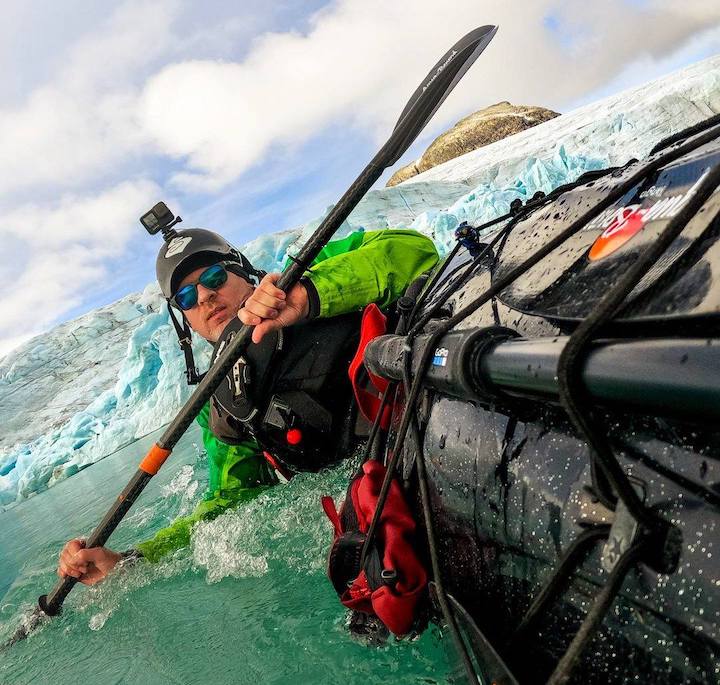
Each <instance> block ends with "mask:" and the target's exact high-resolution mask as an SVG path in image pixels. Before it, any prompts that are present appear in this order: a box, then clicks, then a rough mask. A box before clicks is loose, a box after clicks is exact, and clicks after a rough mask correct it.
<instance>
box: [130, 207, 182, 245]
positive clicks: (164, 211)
mask: <svg viewBox="0 0 720 685" xmlns="http://www.w3.org/2000/svg"><path fill="white" fill-rule="evenodd" d="M181 221H182V218H181V217H179V216H178V217H176V216H175V215H174V214H173V213H172V212H171V211H170V209H169V207H168V206H167V205H166V204H165V203H164V202H158V203H157V204H156V205H155V206H154V207H153V208H152V209H151V210H150V211H149V212H146V213H145V214H143V215H142V216H141V217H140V223H141V224H142V225H143V226H144V227H145V230H146V231H147V232H148V233H149V234H150V235H155V234H156V233H159V232H160V231H162V234H163V239H164V240H165V241H166V242H167V241H170V240H172V239H173V238H174V237H175V236H176V235H177V234H176V233H175V231H173V230H172V227H173V226H174V225H175V224H179V223H180V222H181Z"/></svg>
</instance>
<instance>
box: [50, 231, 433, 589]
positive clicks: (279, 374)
mask: <svg viewBox="0 0 720 685" xmlns="http://www.w3.org/2000/svg"><path fill="white" fill-rule="evenodd" d="M437 260H438V255H437V251H436V249H435V246H434V245H433V243H432V241H431V240H430V239H428V238H426V237H424V236H422V235H420V234H419V233H416V232H415V231H403V230H390V229H389V230H384V231H372V232H364V231H357V232H355V233H352V234H350V235H349V236H348V237H346V238H344V239H342V240H337V241H333V242H330V243H329V244H328V245H327V246H326V247H325V248H324V249H323V250H322V251H321V253H320V254H319V255H318V257H317V258H316V259H315V261H314V262H313V264H312V266H311V267H310V269H308V271H307V275H306V276H304V277H303V278H302V279H301V281H300V282H299V283H298V284H296V285H295V286H294V287H293V288H292V289H291V290H290V291H289V292H288V293H287V294H286V293H284V292H283V291H282V290H280V289H279V288H277V287H276V283H277V281H278V278H279V277H280V274H277V273H273V274H265V273H264V272H261V271H258V270H257V269H255V268H254V267H253V265H252V264H251V263H250V262H249V261H248V260H247V258H246V257H245V256H244V255H243V254H241V253H240V252H239V251H238V250H236V249H235V248H234V247H232V246H231V245H230V244H229V243H228V242H227V241H225V239H224V238H222V237H221V236H219V235H218V234H216V233H213V232H211V231H206V230H203V229H189V230H185V231H177V232H175V231H173V232H172V233H171V234H170V236H169V237H168V238H166V243H165V244H164V245H163V247H162V248H161V250H160V253H159V255H158V259H157V265H156V266H157V268H156V271H157V277H158V281H159V283H160V287H161V290H162V292H163V295H165V297H166V299H167V301H168V309H169V312H170V317H171V320H172V321H173V324H174V325H175V328H176V331H177V333H178V337H179V338H180V341H181V346H182V347H183V351H184V352H185V356H186V363H187V366H188V379H191V378H193V376H194V373H195V370H194V362H193V361H192V352H191V351H190V330H189V329H190V328H192V330H193V331H195V332H196V333H197V334H198V335H200V336H201V337H203V338H204V339H205V340H207V341H208V342H210V343H213V344H217V343H218V341H222V339H223V336H226V337H227V336H229V335H231V334H232V332H233V331H234V329H236V328H237V327H239V326H240V325H241V324H246V325H250V326H254V330H253V334H252V340H253V343H254V344H255V347H251V348H249V349H248V352H247V356H248V357H249V358H251V357H253V356H254V357H255V359H254V360H253V359H250V361H249V362H247V363H245V362H246V360H245V359H241V362H242V363H243V365H236V367H234V369H233V371H231V373H230V374H229V376H228V379H227V382H226V383H224V385H223V386H222V387H221V389H220V391H219V392H216V395H215V396H213V398H212V400H211V401H210V402H208V404H206V406H205V407H204V409H203V410H202V412H201V413H200V415H199V416H198V423H199V424H200V426H201V427H202V431H203V442H204V445H205V449H206V451H207V454H208V463H209V471H210V474H209V485H208V492H207V494H206V496H205V498H204V499H203V500H202V501H201V502H200V504H199V505H198V506H197V508H196V509H195V511H194V512H193V513H192V514H191V515H190V516H186V517H182V518H179V519H177V520H176V521H175V522H174V523H173V524H172V525H171V526H169V527H167V528H164V529H162V530H161V531H159V532H158V533H157V534H156V535H155V536H154V537H153V538H152V539H151V540H148V541H146V542H143V543H140V544H138V545H137V546H136V548H135V549H133V550H130V551H128V552H124V553H118V552H114V551H113V550H110V549H108V548H105V547H96V548H92V549H87V548H85V544H84V541H83V540H82V539H74V540H70V541H69V542H68V543H67V544H66V545H65V546H64V548H63V550H62V552H61V553H60V559H59V565H58V575H60V576H61V577H62V576H72V577H74V578H77V579H78V580H79V581H80V582H81V583H84V584H86V585H93V584H95V583H97V582H98V581H100V580H102V579H103V578H104V577H105V576H106V575H107V574H108V573H109V572H110V571H111V570H112V569H113V568H114V567H115V566H116V564H117V563H118V562H119V561H121V560H122V559H123V558H125V557H145V558H147V559H148V560H150V561H156V560H157V559H159V558H161V557H162V556H164V555H165V554H167V553H169V552H171V551H173V550H175V549H178V548H180V547H184V546H186V545H187V544H188V542H189V539H190V533H191V531H192V527H193V525H194V524H195V523H196V522H197V521H200V520H203V519H211V518H214V517H216V516H218V515H219V514H221V513H222V512H224V511H226V510H227V509H229V508H231V507H233V506H237V505H238V504H239V503H241V502H243V501H247V500H248V499H251V498H253V497H255V496H257V495H258V494H260V493H261V492H263V491H264V490H265V489H267V488H268V487H269V486H271V485H273V484H275V483H276V482H277V477H276V472H275V468H277V467H278V464H277V461H281V462H282V463H283V464H284V465H285V466H288V462H290V464H289V466H290V468H291V469H292V468H293V467H295V468H296V470H302V468H303V467H302V466H300V467H296V466H295V464H298V463H300V464H312V462H313V460H317V461H316V463H315V464H313V465H312V466H311V467H310V468H311V470H315V469H317V468H319V467H320V466H322V465H323V461H322V460H326V461H325V462H324V463H329V461H331V460H332V459H338V458H341V457H342V456H344V454H343V453H342V450H343V448H346V446H347V443H346V442H343V441H342V439H341V438H342V435H341V434H342V433H346V432H347V430H346V428H347V426H343V427H341V426H340V425H339V424H340V422H343V423H347V420H346V418H347V416H348V409H349V408H350V404H349V403H350V402H351V401H352V400H351V387H350V384H349V381H348V379H347V367H348V364H349V362H350V359H351V357H352V352H353V351H354V345H355V344H356V343H357V331H358V326H359V322H360V318H359V315H358V312H359V311H360V310H362V309H363V308H364V307H365V306H366V305H368V304H370V303H376V304H377V305H378V306H379V307H381V308H382V309H388V308H389V307H390V305H392V304H393V303H394V302H395V301H396V300H397V298H398V297H400V295H402V294H403V292H404V291H405V289H406V288H407V287H408V285H410V283H412V282H413V281H414V280H415V279H416V278H418V276H420V275H421V274H423V273H425V272H426V271H428V270H429V269H431V268H432V267H433V266H434V265H435V264H436V262H437ZM178 311H179V312H180V313H181V317H182V324H180V323H179V322H178V320H177V318H176V312H178ZM188 327H189V328H188ZM281 329H288V330H286V331H283V333H282V335H285V336H286V337H287V340H286V341H285V343H283V337H282V335H281V334H280V330H281ZM239 364H240V362H239ZM251 379H255V381H254V383H253V382H252V380H251ZM264 385H267V386H268V388H269V390H267V389H266V388H265V387H263V386H264ZM225 386H227V388H228V390H224V388H225ZM233 389H234V394H233ZM274 390H278V392H277V393H273V391H274ZM259 391H260V392H259ZM223 392H224V395H223ZM228 392H230V393H231V394H230V399H227V395H228ZM258 393H259V395H261V397H258ZM253 395H254V400H252V398H253ZM251 400H252V401H251ZM323 405H324V406H323ZM228 407H229V409H228ZM258 410H260V411H258ZM350 415H352V412H350ZM278 435H280V437H281V438H282V439H281V440H278ZM328 451H330V452H333V453H334V454H331V455H329V456H328V454H327V452H328Z"/></svg>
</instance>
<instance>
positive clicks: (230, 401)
mask: <svg viewBox="0 0 720 685" xmlns="http://www.w3.org/2000/svg"><path fill="white" fill-rule="evenodd" d="M360 317H361V314H360V313H359V312H357V313H351V314H344V315H342V316H336V317H332V318H329V319H315V320H314V321H312V322H309V323H306V324H300V325H296V326H290V327H288V328H285V329H283V330H282V331H280V332H273V333H271V334H268V335H266V336H264V338H263V340H262V342H261V343H260V344H258V345H253V344H251V345H250V346H249V347H248V348H247V350H246V352H245V354H244V355H243V356H242V357H241V358H240V359H239V360H238V361H237V362H236V364H235V365H234V366H233V368H232V369H231V370H230V373H229V374H228V375H227V377H226V378H225V380H224V381H223V383H222V384H221V385H220V387H219V388H218V390H217V391H216V392H215V394H214V395H213V398H212V402H211V411H210V429H211V430H212V432H213V433H214V434H215V435H216V437H218V438H219V439H220V440H222V441H223V442H227V443H228V444H237V443H238V442H240V441H242V440H246V439H247V437H248V435H250V436H252V437H253V438H254V439H255V440H256V441H257V442H258V444H259V445H260V447H261V448H262V449H263V450H264V451H266V452H268V453H269V454H271V455H272V456H273V457H274V458H275V459H276V460H277V461H278V462H280V463H281V464H282V465H283V466H285V467H287V468H289V469H291V470H292V471H317V470H318V469H320V468H322V467H323V466H326V465H327V464H330V463H332V462H334V461H338V460H339V459H342V458H344V457H346V456H347V451H348V449H350V448H351V446H352V434H353V427H354V424H355V411H354V404H353V398H352V386H351V384H350V379H349V377H348V367H349V365H350V361H351V359H352V357H353V354H354V352H355V349H356V348H357V344H358V340H359V331H360ZM241 327H242V324H241V323H240V320H239V319H234V320H233V321H231V322H230V323H229V324H228V325H227V326H226V328H225V330H224V331H223V334H222V336H221V337H220V339H219V340H218V342H217V343H216V344H215V349H214V350H213V356H212V361H211V363H214V361H215V359H216V358H217V357H218V355H219V354H220V353H221V352H222V350H223V349H224V347H225V346H226V345H227V343H228V342H229V341H230V339H231V338H232V337H233V336H234V335H235V334H236V333H237V332H238V331H239V330H240V328H241Z"/></svg>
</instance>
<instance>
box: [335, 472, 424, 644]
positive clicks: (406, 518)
mask: <svg viewBox="0 0 720 685" xmlns="http://www.w3.org/2000/svg"><path fill="white" fill-rule="evenodd" d="M385 473H386V469H385V467H384V466H383V465H382V464H380V463H379V462H377V461H367V462H365V464H363V467H362V472H361V473H360V474H359V475H358V476H357V477H356V478H354V479H353V480H352V482H351V483H350V487H349V488H348V492H347V496H346V498H345V502H344V503H343V505H342V506H341V507H340V511H339V512H338V511H337V510H336V509H335V503H334V502H333V500H332V498H331V497H323V499H322V504H323V509H324V510H325V513H326V514H327V515H328V518H329V519H330V521H331V522H332V524H333V527H334V529H335V538H334V541H333V546H332V549H331V550H330V558H329V559H328V576H329V578H330V580H331V582H332V584H333V586H334V587H335V590H336V592H337V593H338V595H339V596H340V601H341V602H342V603H343V604H344V605H345V606H346V607H348V608H349V609H354V610H356V611H362V612H365V613H367V614H372V615H375V616H377V617H378V618H379V619H380V620H381V621H382V622H383V623H384V624H385V626H386V627H387V628H388V629H389V630H390V631H391V632H393V633H395V635H404V634H406V633H408V632H410V630H411V629H412V627H413V623H414V621H415V618H416V616H417V615H418V610H419V608H420V604H421V602H422V600H424V598H425V596H426V589H427V573H426V572H425V569H424V568H423V565H422V563H421V562H420V559H419V558H418V555H417V553H416V552H415V548H414V538H415V528H416V526H415V521H414V519H413V517H412V514H411V513H410V508H409V507H408V505H407V503H406V502H405V498H404V497H403V492H402V489H401V488H400V485H399V484H398V482H397V481H396V480H395V479H394V478H393V480H392V482H391V484H390V490H389V492H388V497H387V500H386V502H385V506H384V507H383V510H382V514H381V516H380V520H379V522H378V526H377V531H376V533H375V539H374V542H373V544H372V546H371V548H370V551H369V553H368V555H367V559H366V563H365V568H364V569H360V554H361V551H362V546H363V543H364V541H365V534H366V533H367V530H368V528H369V527H370V522H371V521H372V517H373V514H374V512H375V507H376V504H377V500H378V495H379V494H380V488H381V487H382V482H383V479H384V478H385Z"/></svg>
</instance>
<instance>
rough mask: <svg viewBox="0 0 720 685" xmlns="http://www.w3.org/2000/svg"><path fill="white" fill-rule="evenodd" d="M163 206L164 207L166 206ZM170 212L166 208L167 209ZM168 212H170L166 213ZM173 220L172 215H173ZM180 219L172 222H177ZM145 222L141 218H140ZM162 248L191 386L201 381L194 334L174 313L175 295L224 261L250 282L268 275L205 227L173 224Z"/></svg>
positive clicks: (158, 267) (165, 287) (165, 282)
mask: <svg viewBox="0 0 720 685" xmlns="http://www.w3.org/2000/svg"><path fill="white" fill-rule="evenodd" d="M163 207H164V205H163ZM165 209H166V210H167V208H166V207H165ZM151 211H152V210H151ZM167 211H168V212H169V210H167ZM170 217H172V214H170ZM180 220H181V219H180V218H179V217H178V219H177V220H175V221H173V223H178V222H179V221H180ZM141 221H142V219H141ZM143 225H145V224H144V223H143ZM163 239H164V242H163V246H162V247H161V248H160V252H158V256H157V261H156V262H155V273H156V274H157V279H158V283H159V284H160V290H162V294H163V295H164V296H165V299H166V300H167V307H168V313H169V314H170V319H171V320H172V323H173V326H174V327H175V332H176V333H177V336H178V340H179V341H180V347H181V349H182V351H183V354H184V355H185V366H186V371H185V375H186V377H187V381H188V383H189V384H190V385H194V384H196V383H199V382H200V380H201V379H202V374H200V373H199V372H198V370H197V368H196V367H195V360H194V358H193V353H192V337H191V336H192V332H191V330H190V324H189V323H188V321H187V319H186V318H185V314H184V312H183V313H182V315H181V321H178V319H177V317H176V316H175V314H174V313H173V300H172V296H173V295H174V294H175V291H176V290H177V287H178V285H180V282H181V281H182V279H183V278H185V276H187V274H189V273H190V272H191V271H194V270H195V269H199V268H200V267H203V266H210V265H211V264H216V263H218V262H221V263H222V264H223V265H224V266H225V268H226V269H227V270H228V271H230V272H232V273H234V274H236V275H238V276H241V277H242V278H244V279H245V280H247V281H250V282H253V281H255V282H259V281H260V279H261V278H262V277H263V276H264V275H265V272H264V271H260V270H258V269H256V268H255V267H254V266H253V265H252V264H251V263H250V262H249V261H248V260H247V259H246V257H245V255H243V254H242V253H241V252H240V251H239V250H237V249H236V248H234V247H233V246H232V245H231V244H230V243H228V242H227V240H225V238H223V237H222V236H221V235H218V234H217V233H213V232H212V231H206V230H205V229H204V228H190V229H187V230H185V231H175V230H172V224H171V225H170V226H169V227H166V228H164V230H163Z"/></svg>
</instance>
